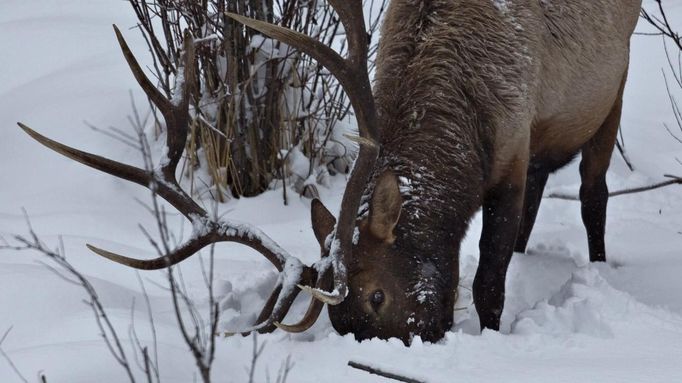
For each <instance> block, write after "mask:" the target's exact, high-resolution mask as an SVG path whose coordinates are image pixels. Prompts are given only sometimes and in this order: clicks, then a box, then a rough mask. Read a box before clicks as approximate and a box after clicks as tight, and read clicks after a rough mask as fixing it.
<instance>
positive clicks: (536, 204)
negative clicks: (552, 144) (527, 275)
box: [514, 166, 549, 253]
mask: <svg viewBox="0 0 682 383" xmlns="http://www.w3.org/2000/svg"><path fill="white" fill-rule="evenodd" d="M548 177H549V172H547V171H546V170H544V169H542V170H541V169H532V166H531V169H529V170H528V176H527V178H526V192H525V197H524V203H523V212H522V213H523V215H522V218H521V224H520V225H519V234H518V236H517V237H516V244H515V245H514V251H515V252H517V253H525V252H526V246H527V245H528V239H529V238H530V233H531V231H532V230H533V225H534V224H535V218H536V217H537V215H538V210H539V209H540V201H542V192H543V191H544V190H545V184H546V183H547V178H548Z"/></svg>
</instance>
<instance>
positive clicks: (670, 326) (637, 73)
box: [0, 0, 682, 383]
mask: <svg viewBox="0 0 682 383" xmlns="http://www.w3.org/2000/svg"><path fill="white" fill-rule="evenodd" d="M495 3H496V4H498V3H499V4H506V3H509V2H508V1H507V2H504V1H498V0H496V1H495ZM670 9H671V11H673V14H672V15H673V19H674V20H682V7H680V6H679V5H677V4H673V5H672V6H671V8H670ZM134 22H135V20H134V16H133V13H132V11H131V10H130V9H129V5H128V4H127V3H126V2H122V1H115V2H114V1H103V0H98V1H85V0H34V1H31V2H27V1H25V0H2V5H1V6H0V36H2V37H0V51H2V52H5V54H3V55H1V56H0V68H1V69H2V70H0V126H2V129H3V139H2V140H0V164H2V165H0V235H2V236H3V237H5V238H9V237H10V235H11V234H12V233H19V234H22V233H25V232H26V227H25V223H24V221H23V215H22V212H21V207H24V208H26V209H27V211H28V213H29V215H30V217H31V221H32V223H33V226H34V228H35V230H36V231H37V232H38V233H39V234H40V235H41V237H42V239H43V240H44V241H45V242H47V243H48V244H49V245H50V246H51V247H56V246H57V245H58V240H59V238H60V237H61V238H62V239H63V241H64V247H65V250H66V254H67V258H68V259H69V260H70V261H71V262H72V263H73V264H74V265H75V266H76V267H77V268H78V269H79V270H81V271H82V272H83V273H84V274H86V275H87V276H88V277H89V278H90V280H91V281H92V283H93V284H94V286H95V287H96V288H97V291H98V292H99V294H100V296H101V298H102V301H103V303H104V305H105V307H106V309H107V310H108V313H109V315H110V317H111V319H112V321H113V322H114V325H115V326H116V328H117V329H118V332H119V334H120V335H121V336H122V338H123V339H124V343H125V347H127V348H128V349H130V342H129V339H130V335H129V327H130V325H131V316H132V315H133V314H134V317H135V321H134V323H135V328H136V331H137V333H138V335H139V337H140V338H141V340H142V342H144V343H145V344H148V345H150V346H151V344H152V334H151V332H150V329H149V322H148V320H147V308H146V305H145V304H144V302H145V299H144V296H143V294H142V292H141V288H140V284H139V281H138V277H137V276H138V275H139V276H140V277H141V278H142V280H143V282H144V284H145V287H146V290H147V292H148V293H149V298H150V304H151V308H152V312H153V314H154V323H155V326H156V329H157V336H158V339H159V344H158V352H159V363H160V374H161V380H162V381H163V382H188V381H194V380H197V379H198V373H197V372H196V367H195V364H194V361H193V360H192V358H191V355H190V353H189V352H188V349H187V346H186V345H185V344H184V342H183V341H182V338H181V336H180V334H179V332H178V330H177V325H176V321H175V316H174V314H173V311H172V305H171V300H170V298H169V293H168V291H167V290H166V289H164V288H163V286H165V278H166V276H165V274H164V272H139V273H137V272H135V271H133V270H131V269H127V268H125V267H122V266H121V265H118V264H114V263H112V262H109V261H107V260H105V259H102V258H100V257H98V256H96V255H94V254H92V253H91V252H90V251H88V250H87V249H86V248H85V243H92V244H94V245H97V246H98V247H103V248H107V249H111V251H114V252H116V253H121V254H126V255H129V256H134V257H140V258H152V257H154V256H155V252H154V250H153V249H152V248H151V246H149V244H148V241H147V239H146V238H145V236H144V234H143V233H141V232H140V231H139V229H138V226H137V225H138V224H141V225H143V226H145V227H147V228H149V230H150V231H153V228H154V227H155V226H154V220H153V217H152V216H150V215H149V214H148V213H147V211H146V210H145V209H141V208H140V204H139V203H138V202H136V200H140V201H143V202H148V201H149V194H150V193H149V191H148V190H146V189H144V188H141V187H138V186H136V185H133V184H130V183H126V182H124V181H120V180H117V179H114V178H113V177H111V176H108V175H106V174H100V173H97V172H95V171H93V170H91V169H88V168H86V167H84V166H82V165H80V164H77V163H75V162H73V161H70V160H68V159H65V158H62V157H60V156H58V155H57V154H54V153H52V152H49V151H48V150H46V149H45V148H44V147H42V146H40V145H38V144H37V143H36V142H34V141H32V140H31V139H30V138H29V137H28V136H27V135H25V134H24V133H23V132H22V131H21V130H20V129H19V128H17V127H16V125H15V123H16V122H17V121H22V122H24V123H26V124H28V125H29V126H31V127H32V128H34V129H36V130H37V131H38V132H40V133H41V134H45V135H46V136H48V137H51V138H55V139H57V140H59V141H61V142H64V143H66V144H68V145H71V146H74V147H77V148H81V149H84V150H87V151H91V152H93V153H98V154H102V155H105V156H110V157H112V158H114V159H118V160H121V161H124V162H126V163H131V164H135V165H142V158H141V157H140V156H139V155H138V154H137V153H136V152H135V150H134V149H132V148H129V147H127V146H126V145H124V144H122V143H120V142H117V141H114V140H111V139H110V138H108V137H106V136H104V135H101V134H99V133H96V132H94V131H92V130H90V129H88V128H87V127H86V126H85V125H84V124H83V121H88V122H89V123H91V124H93V125H95V126H98V127H101V128H106V127H108V126H115V127H117V128H121V129H129V123H128V121H127V119H126V116H127V114H129V113H130V112H131V106H130V102H131V101H130V96H129V91H131V90H132V92H133V95H134V99H135V100H136V104H137V106H138V108H139V110H145V108H146V103H145V102H144V97H143V95H142V93H141V91H140V90H139V89H138V87H137V85H136V84H135V80H134V78H133V76H132V74H130V72H129V70H128V68H127V65H126V64H125V61H124V59H123V57H122V55H121V53H120V52H119V49H118V46H117V44H116V39H115V37H114V34H113V31H112V30H111V26H110V25H111V24H112V23H116V24H117V25H119V26H120V27H121V29H122V31H123V34H124V35H125V37H126V40H127V41H128V42H129V44H130V46H131V48H132V49H133V51H134V52H136V54H137V55H138V57H139V59H140V61H141V62H143V63H145V62H147V63H149V62H150V58H149V56H148V54H147V49H146V48H145V46H144V41H143V40H142V39H141V37H140V36H139V34H138V33H137V31H135V30H129V29H128V27H130V26H132V25H134ZM678 24H679V23H678ZM642 30H646V29H642ZM143 66H144V65H143ZM664 67H665V68H667V64H666V62H665V56H664V53H663V50H662V47H661V44H660V43H659V40H658V39H657V38H653V37H647V36H636V37H635V38H634V39H633V57H632V63H631V74H630V78H629V84H628V87H627V90H626V99H625V109H624V117H623V131H624V137H625V141H626V147H627V149H628V151H629V155H630V157H631V159H632V161H633V163H634V164H635V167H636V172H635V173H631V172H630V171H629V170H628V169H627V168H626V166H625V164H624V163H623V161H622V160H621V159H620V157H618V156H614V159H613V161H612V170H611V172H610V174H609V178H608V181H609V184H610V186H611V188H612V189H614V190H615V189H619V188H622V187H628V186H639V185H641V184H646V183H649V182H653V181H658V180H661V179H662V175H663V174H665V173H672V174H680V173H682V167H681V165H680V164H679V163H678V162H677V161H676V158H682V145H680V144H679V143H678V142H675V141H674V140H672V139H671V138H670V137H669V135H668V133H667V132H666V131H665V129H664V128H663V123H667V124H668V125H670V126H672V127H675V126H676V125H675V121H674V116H673V114H672V112H671V109H670V105H669V102H668V98H667V94H666V92H665V88H664V86H663V83H662V76H661V75H660V72H661V68H664ZM676 95H677V96H678V98H679V93H677V94H676ZM343 183H344V179H343V177H341V176H336V177H332V178H331V188H323V187H320V188H319V190H320V194H321V197H322V199H323V201H324V202H325V204H326V205H327V206H328V207H329V208H330V210H331V211H337V207H338V205H339V203H340V199H341V191H340V189H339V187H340V186H342V185H343ZM578 186H579V176H578V172H577V164H576V163H573V164H572V165H571V166H570V167H568V168H567V169H565V170H562V171H561V172H559V173H558V174H556V175H554V176H552V178H551V180H550V184H549V186H548V190H547V193H549V192H552V191H562V192H566V193H574V194H575V193H577V190H578ZM680 192H681V190H680V188H679V187H671V188H668V189H663V190H658V191H653V192H649V193H645V194H638V195H632V196H622V197H618V198H614V199H612V200H611V201H610V202H609V213H608V227H607V238H606V239H607V246H608V250H607V251H608V259H609V263H608V264H605V265H591V264H589V263H588V262H587V241H586V238H585V233H584V229H583V227H582V223H581V220H580V208H579V204H577V203H575V202H570V201H561V200H548V199H546V200H544V201H543V203H542V207H541V209H540V213H539V216H538V219H537V223H536V226H535V230H534V232H533V235H532V237H531V242H530V247H531V250H530V251H529V252H528V255H522V254H517V255H515V256H514V258H513V260H512V264H511V266H510V269H509V273H508V282H507V291H508V294H507V300H506V306H505V311H504V314H503V318H502V329H501V331H500V332H492V331H484V332H483V333H482V334H481V333H480V332H479V330H478V320H477V317H476V314H475V310H474V309H473V305H472V304H471V291H470V288H471V284H472V281H473V276H474V273H475V271H476V265H477V257H478V250H477V242H478V235H479V233H480V228H481V222H480V218H476V219H475V220H474V222H473V223H472V226H471V229H470V234H469V236H468V237H467V239H466V240H465V242H464V243H463V244H462V250H461V260H460V264H461V278H462V279H461V283H460V284H461V288H460V291H459V296H460V299H459V301H458V303H457V311H456V313H455V316H456V324H455V326H454V328H453V330H452V331H451V332H448V333H447V334H446V337H445V339H444V340H443V341H441V342H439V343H437V344H429V343H422V342H421V341H420V340H418V339H417V340H415V342H414V344H413V345H412V347H410V348H406V347H404V346H403V344H402V342H401V341H398V340H389V341H379V340H372V341H365V342H362V343H357V342H356V341H355V340H354V339H353V338H352V337H351V336H339V335H337V334H336V333H335V332H334V331H333V329H332V328H331V325H330V323H329V319H328V317H327V314H326V312H323V314H322V316H321V317H320V319H319V320H318V322H317V323H316V324H315V326H313V328H312V329H310V330H309V331H308V332H305V333H302V334H295V335H292V334H285V333H282V332H280V331H278V332H275V333H273V334H270V335H264V336H259V337H258V342H259V343H261V342H267V343H266V346H265V348H264V352H263V354H262V357H261V360H260V361H259V364H258V368H257V370H256V372H255V381H256V382H265V381H267V374H268V373H269V375H270V376H271V377H272V376H275V375H276V373H277V371H278V369H279V368H280V366H282V363H284V362H285V360H286V358H287V356H289V355H290V356H291V358H292V361H293V362H294V367H293V369H292V370H291V372H290V374H289V380H288V381H290V382H297V383H298V382H319V381H335V382H380V381H385V380H382V378H378V377H376V376H372V375H369V374H367V373H365V372H362V371H358V370H355V369H351V368H349V367H347V362H348V361H349V360H353V361H357V362H360V363H365V364H370V365H372V366H375V367H377V368H380V369H383V370H386V371H390V372H393V373H398V374H404V375H407V376H410V377H413V378H417V379H422V380H424V381H428V382H451V381H462V382H498V381H509V382H516V381H523V382H524V383H532V382H548V381H551V382H576V381H595V382H623V381H628V382H674V381H680V380H681V379H682V368H681V367H680V360H681V358H682V293H680V292H681V291H682V278H680V275H682V198H681V197H680V195H681V194H680ZM167 211H169V212H173V210H172V208H168V209H167ZM308 212H309V201H307V200H305V199H299V198H296V197H290V198H289V204H288V206H284V205H283V204H282V191H281V190H273V191H271V192H268V193H266V194H264V195H263V196H260V197H258V198H252V199H248V198H244V199H242V200H240V201H232V202H230V203H228V204H226V205H224V206H221V207H220V212H219V214H220V216H221V217H223V216H224V218H225V220H226V221H233V220H234V221H235V222H249V223H252V224H254V225H256V226H257V227H258V228H259V229H261V230H262V231H263V232H265V233H267V234H268V235H269V236H270V237H271V238H272V239H273V240H274V241H276V242H277V243H278V244H279V245H280V246H282V248H284V249H286V250H287V252H288V253H289V254H292V255H293V256H296V257H298V258H300V259H301V260H302V261H303V262H305V263H307V264H311V263H313V262H315V261H316V260H318V259H319V256H320V249H319V245H318V244H317V241H316V240H315V238H314V235H313V233H312V230H310V221H309V213H308ZM168 219H169V222H170V223H171V225H172V227H173V228H177V233H176V234H177V235H178V236H181V235H182V236H184V238H185V239H187V238H188V236H189V235H191V233H192V230H196V231H200V230H201V229H202V228H201V227H192V225H191V224H189V223H188V222H184V223H182V222H183V218H182V216H181V215H180V214H174V213H171V214H170V215H169V217H168ZM203 257H206V255H203ZM42 261H46V260H45V259H44V258H42V257H40V256H38V255H34V254H31V253H23V252H16V251H6V250H3V251H0V310H1V311H0V313H1V314H0V334H3V333H4V332H5V330H6V329H8V328H10V327H12V331H11V332H10V333H9V334H8V336H7V338H6V339H5V341H4V342H3V343H2V345H1V346H2V349H3V350H4V351H5V352H6V353H7V354H8V355H9V356H10V357H11V358H12V360H13V361H14V363H15V364H16V366H17V368H18V369H19V370H20V371H21V372H22V374H23V375H24V376H25V377H26V378H27V379H28V380H29V381H37V378H36V377H37V375H38V373H44V374H45V375H46V376H47V380H48V381H49V382H70V383H71V382H74V383H77V382H92V381H98V382H104V383H108V382H122V381H126V379H127V378H126V375H125V373H124V372H123V371H122V370H121V369H120V368H119V366H118V365H117V364H116V361H115V360H114V359H113V357H112V356H111V355H110V354H109V352H108V350H107V348H106V346H105V344H104V343H103V341H102V340H101V337H100V335H99V332H98V329H97V326H96V324H95V321H94V318H93V316H92V312H91V311H90V308H89V307H88V306H86V305H84V304H83V302H82V299H84V297H85V295H84V293H83V292H82V291H81V290H80V288H78V287H77V286H73V285H71V284H69V283H67V282H65V281H64V280H62V279H61V278H59V277H57V276H55V275H54V274H53V273H52V272H51V271H50V270H48V269H47V268H46V267H45V266H44V265H42V264H41V263H40V262H42ZM215 265H216V270H215V272H216V275H215V277H216V288H215V293H216V295H217V296H218V298H219V300H220V302H221V308H222V309H223V316H222V321H221V323H220V329H221V330H226V329H235V328H239V329H244V328H247V327H249V326H250V325H252V324H253V320H254V319H255V317H256V316H257V314H258V311H259V310H260V308H261V307H262V305H263V304H264V303H265V300H266V299H267V298H268V296H269V294H270V292H271V291H272V287H273V286H274V285H275V283H276V282H277V280H278V278H279V277H278V275H277V274H276V273H275V271H274V268H273V267H272V265H271V264H270V263H269V262H268V261H267V260H265V259H264V258H263V257H262V256H260V255H259V254H257V253H256V252H254V251H252V250H250V249H248V248H246V247H244V246H239V245H235V244H220V245H218V246H217V248H216V258H215ZM287 268H290V273H287V274H286V275H285V276H283V277H281V278H286V277H291V276H292V275H295V274H296V272H297V270H298V268H300V265H298V264H296V263H295V261H294V260H291V261H288V263H287ZM201 269H202V268H201V262H199V256H195V257H193V258H191V259H189V260H187V261H185V262H183V264H182V273H183V279H184V282H185V285H186V286H187V289H188V293H189V294H190V296H191V297H192V298H193V299H195V300H196V302H197V305H198V308H199V309H200V310H203V312H207V311H206V310H207V309H208V307H207V296H208V294H207V291H206V288H205V286H204V281H203V275H202V272H201ZM301 295H303V294H301ZM133 302H135V303H134V306H133ZM307 304H308V297H307V296H301V297H299V298H298V300H297V302H296V304H295V305H294V307H293V308H292V310H291V313H290V315H289V316H288V317H287V319H286V323H294V322H295V321H296V320H297V319H298V318H301V317H302V315H303V313H304V312H305V309H306V308H307ZM252 345H253V340H252V339H251V338H243V337H240V336H234V337H230V338H226V339H220V340H218V349H217V355H216V362H215V366H214V372H213V377H214V380H215V381H216V382H244V381H247V380H248V372H247V371H246V370H247V369H248V366H249V365H250V358H251V352H252ZM129 356H130V355H129ZM135 372H136V373H137V374H138V376H139V377H140V380H141V381H142V380H143V379H142V373H141V372H140V371H138V370H137V369H136V370H135ZM20 381H21V380H20V379H19V378H18V377H17V376H16V375H15V374H14V372H13V371H12V370H11V369H10V367H9V365H8V364H7V363H6V361H5V360H4V359H2V358H0V382H7V383H12V382H20Z"/></svg>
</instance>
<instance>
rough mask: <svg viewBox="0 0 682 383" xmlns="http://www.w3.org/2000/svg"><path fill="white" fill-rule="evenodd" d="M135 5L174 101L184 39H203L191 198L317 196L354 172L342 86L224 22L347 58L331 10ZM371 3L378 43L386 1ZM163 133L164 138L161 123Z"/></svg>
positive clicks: (257, 1) (223, 0)
mask: <svg viewBox="0 0 682 383" xmlns="http://www.w3.org/2000/svg"><path fill="white" fill-rule="evenodd" d="M129 1H130V4H131V6H132V7H133V9H134V11H135V13H136V15H137V18H138V20H139V29H140V31H141V32H142V34H143V35H144V37H145V40H146V41H147V43H148V45H149V48H150V51H151V52H152V54H153V56H154V64H153V68H152V69H153V71H154V72H155V74H156V76H157V78H158V82H159V84H158V86H159V88H160V89H162V91H163V92H165V93H166V95H167V96H172V93H173V84H174V82H175V81H176V74H177V73H178V63H179V58H180V56H181V52H180V49H181V47H182V43H181V42H182V38H183V37H182V36H183V31H184V30H185V29H188V30H189V31H190V32H191V33H192V35H193V36H194V38H195V42H196V46H197V49H196V51H197V55H198V64H199V65H198V69H197V73H196V76H197V79H198V83H199V84H200V87H198V89H197V90H196V94H195V95H194V101H193V119H192V125H191V127H190V133H189V134H190V140H189V145H188V148H187V152H186V155H187V159H188V161H187V162H186V164H185V166H184V167H183V171H184V172H185V174H186V175H187V176H188V178H189V180H190V185H191V186H190V189H191V190H192V192H193V193H195V194H199V195H205V194H207V193H210V194H211V196H212V197H213V198H215V199H217V200H220V201H222V200H224V199H225V198H226V197H228V198H229V196H237V197H238V196H242V195H243V196H253V195H256V194H259V193H261V192H262V191H264V190H266V189H268V188H269V187H272V186H274V185H277V182H280V183H281V182H284V184H285V185H291V186H293V188H294V190H296V191H297V192H298V193H301V194H305V195H307V196H314V195H316V194H317V193H316V184H318V183H321V184H325V183H326V182H327V177H328V175H329V173H332V174H333V173H336V172H346V171H347V170H348V168H349V164H351V163H352V161H353V157H354V155H355V145H354V144H353V141H352V140H349V139H348V135H354V134H355V133H354V132H352V129H351V128H350V126H351V125H350V124H348V123H347V121H349V120H350V119H351V118H352V116H350V115H349V114H350V113H349V105H348V102H347V100H346V96H345V94H344V93H343V91H342V89H341V87H340V86H339V85H338V83H337V81H336V79H334V77H333V76H331V74H330V73H329V72H328V71H326V70H325V69H323V68H322V67H321V66H320V65H319V64H318V63H317V62H315V61H314V60H312V59H310V58H309V57H307V56H304V55H301V54H299V53H298V52H296V51H294V50H293V49H291V48H289V47H288V46H286V45H284V44H282V43H279V42H277V41H274V40H271V39H269V38H266V37H265V36H263V35H261V34H259V33H258V32H256V31H254V30H251V29H248V28H244V27H243V26H242V25H240V24H238V23H236V22H234V21H232V20H231V19H229V18H228V17H226V16H225V12H234V13H238V14H241V15H245V16H248V17H251V18H255V19H259V20H264V21H267V22H271V23H275V24H279V25H283V26H286V27H289V28H291V29H293V30H295V31H298V32H301V33H304V34H307V35H310V36H313V37H315V38H316V39H318V40H320V41H323V42H324V43H326V44H328V45H331V46H333V47H334V48H335V49H337V50H340V51H341V52H342V53H343V51H344V50H345V36H344V33H343V26H342V25H341V24H340V22H339V19H338V18H337V16H336V14H335V13H334V11H333V10H332V9H331V8H330V6H329V5H328V4H327V3H326V1H324V0H264V1H263V0H206V1H202V2H198V1H184V0H158V1H154V2H148V1H147V0H129ZM369 2H371V3H372V4H370V7H371V8H372V9H373V10H374V12H373V13H370V14H369V15H368V18H369V20H367V25H368V29H369V31H368V38H369V40H368V41H369V42H370V43H373V42H375V39H373V37H375V35H376V33H375V32H376V30H377V27H378V25H379V19H380V17H381V13H382V12H383V9H384V5H385V3H386V0H378V1H377V0H369ZM375 3H376V4H375ZM374 51H375V50H374V49H372V52H374ZM370 67H371V66H370ZM155 128H156V129H157V130H156V132H157V134H163V126H162V124H161V123H160V122H158V120H157V124H156V126H155ZM301 156H303V157H301ZM302 164H305V165H306V166H304V167H302V166H301V165H302Z"/></svg>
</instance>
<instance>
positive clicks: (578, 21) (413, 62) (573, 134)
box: [314, 0, 641, 340]
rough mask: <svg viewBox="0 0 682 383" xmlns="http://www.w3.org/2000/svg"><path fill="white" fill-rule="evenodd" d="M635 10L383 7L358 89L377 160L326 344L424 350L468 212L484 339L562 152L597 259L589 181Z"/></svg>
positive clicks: (600, 208) (616, 93)
mask: <svg viewBox="0 0 682 383" xmlns="http://www.w3.org/2000/svg"><path fill="white" fill-rule="evenodd" d="M640 5H641V2H640V0H596V1H583V0H553V1H540V0H514V1H504V0H498V1H495V0H421V1H415V0H393V1H392V2H391V4H390V6H389V8H388V11H387V15H386V18H385V21H384V25H383V29H382V34H381V35H382V38H381V40H380V43H379V53H378V58H377V74H376V83H375V87H374V95H375V100H376V105H377V110H378V116H379V117H378V123H379V133H380V144H381V152H380V154H379V157H378V160H377V162H376V165H375V167H374V168H373V170H372V180H371V182H369V186H368V187H367V188H366V189H365V191H364V197H363V198H364V201H365V202H367V207H368V208H367V210H366V211H362V210H361V212H360V216H359V223H358V226H359V232H360V236H359V242H358V244H357V246H356V248H355V249H354V250H353V253H352V254H353V261H352V262H351V263H350V264H349V265H348V267H349V270H348V275H349V280H348V285H349V288H350V294H349V295H348V297H346V299H345V300H344V302H343V303H341V304H340V305H338V306H330V318H331V320H332V323H333V324H334V327H335V328H336V329H337V330H338V331H339V332H341V333H348V332H352V333H355V335H356V336H357V337H358V338H365V337H373V336H379V337H392V336H394V337H399V338H402V339H409V337H410V334H419V335H421V336H422V338H425V339H428V340H437V339H440V338H441V337H442V336H443V334H444V332H445V331H447V330H448V329H449V328H450V327H451V325H452V320H453V304H454V300H455V293H454V291H455V290H456V288H457V285H458V280H459V278H458V277H459V273H458V267H459V264H458V253H459V244H460V242H461V240H462V238H463V236H464V235H465V232H466V230H467V226H468V223H469V220H470V219H471V217H472V215H473V214H474V213H475V212H476V211H477V210H478V209H479V208H480V207H481V206H482V208H483V230H482V234H481V238H480V261H479V266H478V271H477V273H476V277H475V281H474V286H473V295H474V302H475V306H476V310H477V312H478V315H479V319H480V324H481V327H482V328H490V329H498V328H499V323H500V315H501V313H502V308H503V304H504V290H505V275H506V271H507V266H508V265H509V262H510V259H511V256H512V253H513V251H514V250H516V251H519V252H524V251H525V247H526V244H527V241H528V237H529V235H530V232H531V229H532V227H533V223H534V221H535V216H536V213H537V211H538V207H539V204H540V199H541V197H542V191H543V188H544V186H545V182H546V181H547V177H548V175H549V174H550V173H551V172H553V171H555V170H557V169H558V168H560V167H562V166H564V165H565V164H567V163H568V162H570V161H571V159H572V158H573V157H574V156H575V155H576V154H578V153H582V161H581V164H580V172H581V176H582V187H581V190H580V198H581V202H582V215H583V221H584V224H585V227H586V230H587V234H588V239H589V256H590V260H591V261H604V260H605V250H604V222H605V218H606V202H607V196H608V191H607V186H606V182H605V174H606V171H607V168H608V166H609V162H610V158H611V153H612V150H613V147H614V143H615V140H616V133H617V130H618V126H619V122H620V114H621V105H622V95H623V86H624V84H625V79H626V75H627V69H628V59H629V42H630V36H631V34H632V32H633V30H634V27H635V24H636V22H637V19H638V15H639V10H640ZM314 219H315V218H314ZM519 228H520V229H519Z"/></svg>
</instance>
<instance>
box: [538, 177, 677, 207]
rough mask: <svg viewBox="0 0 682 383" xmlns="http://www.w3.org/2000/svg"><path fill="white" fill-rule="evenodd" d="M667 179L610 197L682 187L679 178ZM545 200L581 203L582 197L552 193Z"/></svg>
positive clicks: (619, 192)
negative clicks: (669, 187)
mask: <svg viewBox="0 0 682 383" xmlns="http://www.w3.org/2000/svg"><path fill="white" fill-rule="evenodd" d="M665 177H667V178H671V179H670V180H668V181H662V182H658V183H655V184H653V185H647V186H640V187H636V188H628V189H623V190H618V191H615V192H612V193H609V197H618V196H621V195H627V194H635V193H642V192H647V191H651V190H656V189H660V188H664V187H667V186H671V185H682V178H681V177H677V176H672V175H668V174H666V175H665ZM544 198H552V199H563V200H567V201H580V197H579V196H577V195H574V194H566V193H550V194H548V195H547V196H545V197H544Z"/></svg>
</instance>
